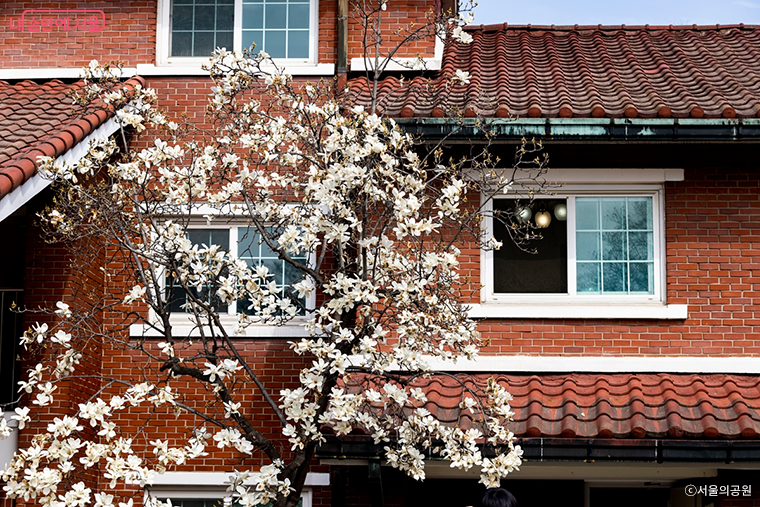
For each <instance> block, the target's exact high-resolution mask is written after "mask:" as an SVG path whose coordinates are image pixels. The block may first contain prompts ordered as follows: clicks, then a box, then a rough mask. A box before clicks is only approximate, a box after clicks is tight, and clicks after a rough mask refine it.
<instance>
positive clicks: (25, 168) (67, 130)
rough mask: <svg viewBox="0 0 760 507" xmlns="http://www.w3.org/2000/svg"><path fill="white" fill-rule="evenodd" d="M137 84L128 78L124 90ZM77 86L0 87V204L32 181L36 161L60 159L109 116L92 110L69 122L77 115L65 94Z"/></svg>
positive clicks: (29, 84) (23, 84)
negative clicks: (10, 194) (5, 197)
mask: <svg viewBox="0 0 760 507" xmlns="http://www.w3.org/2000/svg"><path fill="white" fill-rule="evenodd" d="M137 84H140V85H144V81H143V79H142V78H140V77H135V78H131V79H129V80H127V81H126V82H125V83H124V86H125V87H127V88H131V87H134V86H135V85H137ZM82 86H83V83H82V81H79V82H76V83H73V84H66V83H63V82H62V81H59V80H53V81H49V82H46V83H35V82H33V81H22V82H20V83H15V84H10V83H8V82H6V81H0V176H1V177H0V199H1V198H3V197H4V196H5V195H7V194H8V193H10V192H12V191H13V190H15V189H16V188H18V187H19V186H20V185H21V184H23V183H24V182H25V181H26V180H28V179H29V178H31V177H32V176H33V175H34V172H35V170H36V168H37V157H38V156H40V155H42V154H45V155H47V156H51V157H57V156H59V155H62V154H63V153H65V152H66V151H68V150H69V149H71V148H72V147H73V146H74V145H75V144H76V143H78V142H79V141H81V140H82V139H83V138H84V137H86V136H87V135H89V134H90V133H91V132H92V131H93V130H95V129H97V128H98V127H99V126H100V125H102V124H103V123H104V122H105V121H106V120H108V119H109V118H110V117H111V116H113V112H112V111H106V110H103V109H97V108H96V109H93V110H92V111H88V112H87V114H86V115H85V116H84V117H81V116H77V115H73V116H72V112H73V113H77V111H74V108H73V104H72V100H71V98H70V97H69V93H70V92H72V91H74V90H79V89H81V88H82ZM79 112H80V113H81V111H79Z"/></svg>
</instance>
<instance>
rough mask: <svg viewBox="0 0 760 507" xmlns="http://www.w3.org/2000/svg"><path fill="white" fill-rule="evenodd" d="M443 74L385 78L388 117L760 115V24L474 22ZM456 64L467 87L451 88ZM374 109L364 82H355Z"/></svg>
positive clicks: (358, 94) (383, 106) (454, 46)
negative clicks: (469, 38) (465, 77)
mask: <svg viewBox="0 0 760 507" xmlns="http://www.w3.org/2000/svg"><path fill="white" fill-rule="evenodd" d="M467 31H468V33H470V35H472V37H473V41H472V43H471V44H460V43H449V44H447V46H446V50H445V53H444V60H443V68H442V69H441V71H439V72H436V73H434V74H433V75H432V76H430V75H429V76H428V77H421V76H418V77H416V78H414V79H412V80H411V81H410V80H409V79H407V80H405V81H404V83H403V86H401V81H400V80H399V79H398V78H397V77H386V78H385V79H383V81H382V82H381V83H380V86H379V90H380V91H381V95H380V100H381V102H380V110H381V112H383V113H384V114H385V115H387V116H395V117H427V116H443V115H444V114H445V113H446V111H447V109H449V108H450V109H452V110H456V111H460V112H462V113H463V114H464V115H465V116H475V115H477V114H480V115H482V116H491V117H508V116H519V117H612V118H615V117H629V118H636V117H639V118H656V117H660V118H671V117H673V118H689V117H691V118H752V117H757V116H759V115H760V114H759V113H760V27H757V26H744V25H734V26H713V27H697V26H688V27H673V26H667V27H661V26H657V27H655V26H648V25H647V26H645V27H626V26H625V25H622V26H577V25H576V26H570V27H554V26H531V25H528V26H508V25H506V24H504V25H489V26H476V27H470V28H468V30H467ZM457 69H461V70H464V71H468V72H469V73H470V75H471V79H470V82H469V84H466V85H463V84H459V85H449V86H446V82H447V80H449V78H451V76H453V74H454V72H455V71H456V70H457ZM349 84H350V86H351V94H352V96H353V99H354V101H355V103H357V104H363V105H369V90H370V87H369V86H368V85H367V82H366V81H365V79H364V78H356V79H352V80H351V81H350V82H349Z"/></svg>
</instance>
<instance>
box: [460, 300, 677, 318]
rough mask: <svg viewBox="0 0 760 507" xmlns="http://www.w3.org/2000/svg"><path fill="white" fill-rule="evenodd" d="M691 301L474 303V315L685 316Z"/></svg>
mask: <svg viewBox="0 0 760 507" xmlns="http://www.w3.org/2000/svg"><path fill="white" fill-rule="evenodd" d="M688 309H689V307H688V305H664V304H661V303H640V304H635V303H608V304H594V303H570V302H568V303H564V304H563V303H549V302H546V303H540V302H536V303H534V304H529V303H506V302H505V303H496V302H494V303H483V304H479V305H477V304H476V305H470V313H469V317H470V318H471V319H655V320H660V319H661V320H684V319H686V318H687V317H688Z"/></svg>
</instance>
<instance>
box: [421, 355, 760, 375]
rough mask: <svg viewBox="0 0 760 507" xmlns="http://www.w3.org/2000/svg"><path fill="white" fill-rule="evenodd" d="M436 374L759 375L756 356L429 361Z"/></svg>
mask: <svg viewBox="0 0 760 507" xmlns="http://www.w3.org/2000/svg"><path fill="white" fill-rule="evenodd" d="M429 364H430V368H431V369H432V370H434V371H435V370H438V371H456V372H482V373H735V374H749V375H758V374H760V357H703V356H668V357H663V356H656V357H652V356H638V357H633V356H619V357H618V356H616V357H610V356H593V357H589V356H586V357H574V356H480V357H478V358H477V359H476V360H474V361H464V360H462V361H457V362H456V363H452V362H446V361H442V360H436V359H430V360H429Z"/></svg>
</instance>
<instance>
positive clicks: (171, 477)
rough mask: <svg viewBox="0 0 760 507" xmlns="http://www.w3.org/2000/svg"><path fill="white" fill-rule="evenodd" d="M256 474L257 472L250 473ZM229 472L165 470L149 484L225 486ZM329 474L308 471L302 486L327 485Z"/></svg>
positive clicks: (161, 485) (328, 483) (162, 485)
mask: <svg viewBox="0 0 760 507" xmlns="http://www.w3.org/2000/svg"><path fill="white" fill-rule="evenodd" d="M251 475H254V476H255V475H257V474H251ZM229 479H230V474H229V473H225V472H166V473H164V474H161V475H158V476H156V478H155V479H154V480H153V484H151V486H154V487H155V486H160V487H164V486H204V487H208V486H226V485H227V484H226V483H227V481H229ZM329 485H330V474H328V473H315V472H309V473H308V474H307V475H306V482H305V483H304V486H329Z"/></svg>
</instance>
